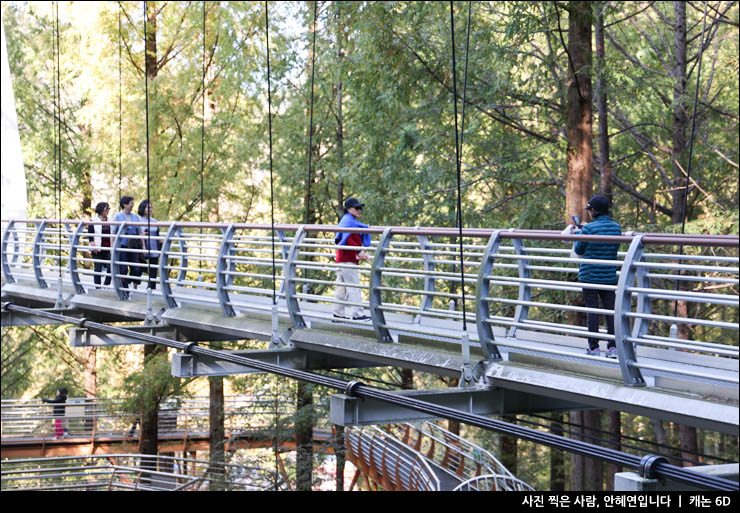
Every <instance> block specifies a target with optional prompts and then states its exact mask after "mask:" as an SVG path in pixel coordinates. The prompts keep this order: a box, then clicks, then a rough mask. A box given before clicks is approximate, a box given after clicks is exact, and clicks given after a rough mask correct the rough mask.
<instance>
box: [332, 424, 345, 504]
mask: <svg viewBox="0 0 740 513" xmlns="http://www.w3.org/2000/svg"><path fill="white" fill-rule="evenodd" d="M344 440H345V438H344V426H334V456H335V457H336V461H337V472H336V476H335V477H336V490H337V491H338V492H343V491H344V464H345V461H346V458H345V455H344Z"/></svg>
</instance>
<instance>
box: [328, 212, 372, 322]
mask: <svg viewBox="0 0 740 513" xmlns="http://www.w3.org/2000/svg"><path fill="white" fill-rule="evenodd" d="M364 206H365V205H364V204H362V203H360V202H359V201H358V200H357V199H356V198H347V201H345V202H344V216H343V217H342V219H341V221H339V227H340V228H368V225H366V224H365V223H361V222H360V221H358V219H359V217H360V215H361V214H362V207H364ZM334 244H336V245H337V246H346V247H348V248H353V249H337V255H336V262H337V264H339V265H340V267H339V268H337V281H338V282H339V283H341V284H342V285H337V287H336V289H335V290H334V300H335V301H336V302H335V303H334V317H335V318H336V319H347V318H351V319H354V320H356V321H369V320H370V317H369V316H368V315H366V314H364V313H363V310H362V307H361V306H348V305H344V304H342V303H341V302H347V303H360V302H361V301H362V293H361V292H360V289H359V288H358V287H357V285H359V284H360V269H359V267H358V265H359V263H360V260H369V259H370V256H368V255H367V254H366V253H365V252H364V251H361V249H360V248H361V247H367V246H370V234H369V233H352V232H337V235H336V237H335V238H334ZM354 248H358V249H354ZM345 284H346V285H345ZM340 301H341V302H340ZM346 310H349V315H346V314H345V311H346Z"/></svg>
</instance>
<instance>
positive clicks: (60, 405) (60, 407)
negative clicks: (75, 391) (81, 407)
mask: <svg viewBox="0 0 740 513" xmlns="http://www.w3.org/2000/svg"><path fill="white" fill-rule="evenodd" d="M41 400H42V401H43V402H45V403H52V404H54V410H53V416H54V438H55V439H59V438H62V437H63V436H65V435H66V434H67V432H66V431H67V430H66V429H64V413H65V409H66V408H65V406H64V403H66V402H67V389H66V388H64V387H62V388H60V389H59V390H57V395H56V397H55V398H54V399H41Z"/></svg>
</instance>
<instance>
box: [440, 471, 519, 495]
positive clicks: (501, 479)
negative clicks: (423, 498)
mask: <svg viewBox="0 0 740 513" xmlns="http://www.w3.org/2000/svg"><path fill="white" fill-rule="evenodd" d="M511 490H518V491H525V490H532V488H531V487H530V486H529V485H528V484H527V483H525V482H524V481H522V480H520V479H517V478H515V477H512V476H509V475H500V474H487V475H483V476H476V477H474V478H471V479H469V480H467V481H465V482H463V483H460V484H459V485H458V486H456V487H455V488H454V489H453V490H452V491H453V492H497V491H511Z"/></svg>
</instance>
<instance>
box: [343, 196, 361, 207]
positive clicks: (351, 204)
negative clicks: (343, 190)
mask: <svg viewBox="0 0 740 513" xmlns="http://www.w3.org/2000/svg"><path fill="white" fill-rule="evenodd" d="M364 206H365V204H364V203H360V202H359V201H358V199H357V198H347V201H345V202H344V210H349V209H350V208H362V207H364Z"/></svg>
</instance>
